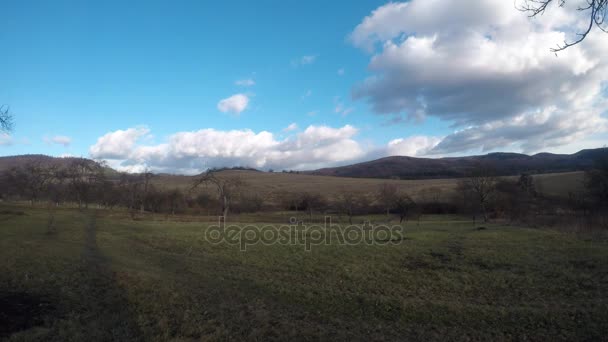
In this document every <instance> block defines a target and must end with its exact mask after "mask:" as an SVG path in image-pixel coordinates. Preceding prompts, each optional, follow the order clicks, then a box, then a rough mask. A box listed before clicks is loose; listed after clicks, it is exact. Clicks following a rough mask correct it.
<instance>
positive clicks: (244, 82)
mask: <svg viewBox="0 0 608 342" xmlns="http://www.w3.org/2000/svg"><path fill="white" fill-rule="evenodd" d="M234 84H236V85H238V86H242V87H251V86H254V85H255V81H254V80H253V79H252V78H246V79H242V80H236V81H235V82H234Z"/></svg>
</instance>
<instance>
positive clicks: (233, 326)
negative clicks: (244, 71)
mask: <svg viewBox="0 0 608 342" xmlns="http://www.w3.org/2000/svg"><path fill="white" fill-rule="evenodd" d="M0 209H1V210H0V212H1V214H0V251H1V252H0V253H1V254H2V255H1V258H0V297H1V298H0V304H1V305H0V307H2V309H1V310H2V317H1V318H2V319H1V320H0V322H3V323H2V326H1V330H0V336H1V337H2V338H7V339H9V340H10V341H41V340H45V341H82V340H90V341H110V340H117V341H126V340H132V341H134V340H145V341H198V340H242V339H248V340H273V339H276V340H285V339H298V340H319V339H323V340H404V339H408V338H409V339H413V338H416V339H421V340H443V341H445V340H495V341H496V340H513V339H518V340H601V339H603V338H605V336H607V334H608V296H606V293H608V243H607V242H606V241H605V240H601V239H591V238H590V237H589V236H586V235H575V234H568V233H563V232H557V231H552V230H538V229H528V228H524V227H514V226H500V225H488V226H486V228H487V229H485V230H478V229H476V228H475V227H474V226H473V224H472V222H468V221H465V220H462V219H459V218H458V217H441V216H438V217H426V218H423V220H422V221H421V222H420V224H419V225H418V224H416V223H408V224H407V225H406V227H405V231H406V233H405V235H404V239H403V240H402V241H401V243H398V244H384V245H368V244H359V245H338V244H336V243H334V244H331V245H319V246H313V248H312V250H311V251H310V252H306V251H304V248H303V246H301V245H255V246H250V247H249V248H248V249H247V251H246V252H241V251H239V248H238V246H233V245H228V244H211V243H209V242H206V241H205V240H204V239H203V236H204V232H205V229H207V227H206V224H204V223H198V222H176V221H162V220H161V221H152V220H149V221H131V220H128V219H127V218H126V215H123V214H122V213H121V212H114V213H113V214H110V212H108V211H94V210H89V211H78V210H74V209H64V210H57V212H56V218H55V230H54V231H51V232H49V231H47V223H48V213H47V211H46V210H44V209H42V208H39V209H32V208H28V207H23V206H7V205H3V206H2V207H1V208H0Z"/></svg>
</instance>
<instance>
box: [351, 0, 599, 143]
mask: <svg viewBox="0 0 608 342" xmlns="http://www.w3.org/2000/svg"><path fill="white" fill-rule="evenodd" d="M577 5H578V4H577V2H576V1H572V2H571V1H568V2H566V8H560V7H558V6H554V7H553V8H550V9H548V10H547V12H546V14H545V15H544V16H543V17H542V18H541V17H539V18H536V19H535V20H530V19H529V18H528V17H527V16H526V15H525V14H522V13H521V12H519V11H517V10H516V9H515V7H514V5H513V2H510V1H504V0H412V1H410V2H406V3H389V4H386V5H384V6H381V7H379V8H378V9H376V10H375V11H373V12H372V13H371V14H370V15H369V16H368V17H366V18H364V19H363V21H362V22H361V23H360V24H359V25H358V26H357V27H356V28H355V29H354V31H353V32H352V33H351V35H350V40H351V42H352V43H353V44H354V45H355V46H358V47H361V48H363V49H365V50H366V51H369V52H370V53H372V57H371V61H370V64H369V69H370V70H371V71H372V73H373V76H371V77H369V78H368V79H366V80H365V81H363V82H361V83H360V84H358V85H356V86H355V87H354V89H353V97H354V98H355V99H366V100H368V101H369V102H370V103H371V105H372V108H373V110H374V111H375V112H376V113H378V114H382V115H388V116H391V117H392V118H393V120H392V121H393V122H399V121H404V119H402V118H403V117H406V118H410V119H413V120H412V121H420V120H424V118H425V117H427V116H432V117H437V118H439V119H442V120H444V121H447V122H448V123H450V124H452V125H453V126H454V127H456V128H458V130H457V131H456V132H455V133H453V134H450V135H448V136H447V137H445V139H444V141H443V142H441V143H440V144H438V145H437V147H436V149H435V152H436V153H444V152H448V151H449V152H458V151H460V152H463V151H467V150H470V149H476V148H479V147H482V148H483V149H485V150H491V149H499V148H505V147H513V146H518V147H521V149H522V150H524V151H529V152H532V151H539V150H541V149H543V148H546V147H551V146H560V145H563V144H568V143H571V142H572V141H575V140H576V139H579V138H580V137H582V136H585V135H589V134H593V133H597V132H602V131H605V130H606V129H607V124H606V119H605V118H604V117H602V113H604V112H606V110H607V109H608V101H606V97H605V96H606V93H605V90H603V85H604V84H605V83H606V82H607V81H608V60H606V58H604V57H605V56H606V55H608V40H606V38H605V36H603V35H601V34H600V33H598V32H592V34H590V35H589V36H588V37H587V39H586V40H585V41H584V42H583V43H582V44H579V45H576V46H574V47H571V48H569V49H567V50H565V51H563V52H560V53H559V55H558V56H555V55H554V54H552V53H551V52H550V48H551V47H555V46H556V45H557V44H561V43H562V42H563V41H564V40H571V39H570V38H572V36H573V34H575V33H576V32H579V31H580V28H581V26H582V25H584V18H582V17H579V16H578V15H579V13H578V12H577V11H576V10H573V8H574V9H575V8H576V6H577Z"/></svg>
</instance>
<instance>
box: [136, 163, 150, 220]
mask: <svg viewBox="0 0 608 342" xmlns="http://www.w3.org/2000/svg"><path fill="white" fill-rule="evenodd" d="M152 176H153V174H152V172H150V170H149V169H148V168H146V170H144V172H143V173H142V174H141V180H142V181H141V184H142V194H141V202H140V207H139V211H140V212H142V213H143V212H144V210H145V208H146V201H147V198H148V191H149V190H150V179H152Z"/></svg>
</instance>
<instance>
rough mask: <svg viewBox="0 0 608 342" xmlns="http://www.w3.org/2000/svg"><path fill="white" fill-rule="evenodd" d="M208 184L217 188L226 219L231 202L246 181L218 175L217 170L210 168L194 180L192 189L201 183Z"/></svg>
mask: <svg viewBox="0 0 608 342" xmlns="http://www.w3.org/2000/svg"><path fill="white" fill-rule="evenodd" d="M207 184H209V185H211V186H214V187H215V189H216V190H217V195H218V198H219V200H220V203H221V206H222V216H223V217H224V220H226V219H227V218H228V212H229V211H230V204H231V203H232V201H233V199H234V197H236V196H238V193H239V190H240V188H241V187H243V186H244V185H245V182H244V181H243V180H241V178H240V177H230V176H225V177H218V176H217V175H216V172H215V171H213V170H209V171H207V172H206V173H205V174H203V175H202V176H200V177H199V178H197V179H195V180H194V183H193V184H192V188H191V190H193V189H195V188H197V187H198V186H200V185H207Z"/></svg>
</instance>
